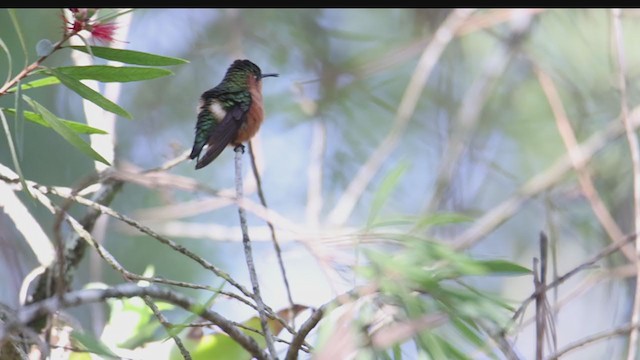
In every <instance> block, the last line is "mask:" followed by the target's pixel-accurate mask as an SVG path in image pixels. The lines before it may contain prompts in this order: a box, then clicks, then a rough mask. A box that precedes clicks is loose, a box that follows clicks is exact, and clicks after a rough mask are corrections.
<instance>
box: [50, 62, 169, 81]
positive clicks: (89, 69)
mask: <svg viewBox="0 0 640 360" xmlns="http://www.w3.org/2000/svg"><path fill="white" fill-rule="evenodd" d="M56 70H57V71H60V72H61V73H63V74H66V75H69V76H71V77H73V78H75V79H76V80H85V79H91V80H97V81H101V82H128V81H141V80H150V79H156V78H159V77H163V76H167V75H173V72H171V71H169V70H167V69H159V68H151V67H133V66H122V67H119V66H106V65H92V66H67V67H59V68H56Z"/></svg>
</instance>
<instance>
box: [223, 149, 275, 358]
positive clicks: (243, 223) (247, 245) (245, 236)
mask: <svg viewBox="0 0 640 360" xmlns="http://www.w3.org/2000/svg"><path fill="white" fill-rule="evenodd" d="M234 151H235V154H236V156H235V168H236V197H237V198H238V200H240V199H242V197H243V192H242V189H243V187H242V153H243V152H244V146H243V145H238V146H236V148H235V149H234ZM238 214H239V216H240V228H241V229H242V244H243V245H244V255H245V260H246V261H247V267H248V268H249V278H250V279H251V285H252V286H253V300H254V301H255V302H256V306H257V307H258V315H259V317H260V324H261V325H262V331H263V332H264V337H265V341H266V343H267V348H268V349H269V353H270V354H271V356H270V357H269V358H270V359H277V358H278V354H277V353H276V348H275V346H274V344H273V335H272V334H271V330H270V329H269V324H268V323H267V315H266V311H265V306H264V303H263V302H262V297H261V296H260V285H259V282H258V275H257V274H256V268H255V265H254V262H253V255H252V253H251V252H252V251H251V240H250V239H249V230H248V227H247V216H246V214H245V212H244V208H243V207H242V206H238Z"/></svg>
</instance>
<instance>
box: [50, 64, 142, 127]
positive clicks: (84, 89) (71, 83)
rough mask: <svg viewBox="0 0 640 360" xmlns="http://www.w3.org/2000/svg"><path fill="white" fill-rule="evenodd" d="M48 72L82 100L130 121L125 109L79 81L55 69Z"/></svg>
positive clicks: (129, 115)
mask: <svg viewBox="0 0 640 360" xmlns="http://www.w3.org/2000/svg"><path fill="white" fill-rule="evenodd" d="M49 71H50V72H51V75H53V76H55V77H57V78H58V79H59V80H60V82H61V83H62V84H63V85H64V86H66V87H68V88H69V89H71V90H73V91H74V92H75V93H77V94H78V95H80V96H82V97H83V98H85V99H87V100H89V101H91V102H92V103H94V104H96V105H98V106H100V107H101V108H103V109H105V110H107V111H110V112H112V113H114V114H116V115H120V116H122V117H125V118H127V119H131V114H129V113H128V112H127V111H126V110H125V109H123V108H121V107H120V106H119V105H117V104H116V103H114V102H112V101H111V100H109V99H107V98H106V97H104V96H102V94H100V93H99V92H97V91H95V90H93V89H92V88H90V87H88V86H87V85H85V84H83V83H81V82H80V81H79V80H77V79H75V78H73V77H71V76H69V75H67V74H64V73H62V72H60V71H58V70H56V69H49Z"/></svg>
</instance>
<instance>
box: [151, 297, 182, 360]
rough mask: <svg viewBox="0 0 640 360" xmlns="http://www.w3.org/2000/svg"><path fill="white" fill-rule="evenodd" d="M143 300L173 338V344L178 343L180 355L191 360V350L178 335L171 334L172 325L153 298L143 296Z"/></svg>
mask: <svg viewBox="0 0 640 360" xmlns="http://www.w3.org/2000/svg"><path fill="white" fill-rule="evenodd" d="M142 300H144V303H145V304H147V306H148V307H149V309H151V312H153V315H155V317H156V318H158V321H159V322H160V324H162V326H163V327H164V328H165V330H166V331H167V333H168V334H169V336H171V338H172V339H173V342H175V343H176V346H177V347H178V350H180V354H181V355H182V357H183V358H184V360H191V354H190V353H189V350H187V348H186V347H184V344H183V343H182V340H180V338H179V337H178V335H177V334H174V333H172V332H171V327H172V324H170V323H169V321H168V320H167V318H166V317H165V316H164V315H163V314H162V312H160V309H158V306H157V305H156V304H155V303H154V302H153V300H152V299H151V297H149V296H143V297H142Z"/></svg>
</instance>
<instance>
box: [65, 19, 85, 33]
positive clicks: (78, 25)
mask: <svg viewBox="0 0 640 360" xmlns="http://www.w3.org/2000/svg"><path fill="white" fill-rule="evenodd" d="M83 28H84V22H82V21H78V20H75V21H74V22H73V24H72V23H68V26H67V30H68V31H69V32H76V33H77V32H78V31H80V30H82V29H83Z"/></svg>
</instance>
